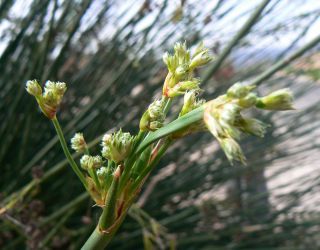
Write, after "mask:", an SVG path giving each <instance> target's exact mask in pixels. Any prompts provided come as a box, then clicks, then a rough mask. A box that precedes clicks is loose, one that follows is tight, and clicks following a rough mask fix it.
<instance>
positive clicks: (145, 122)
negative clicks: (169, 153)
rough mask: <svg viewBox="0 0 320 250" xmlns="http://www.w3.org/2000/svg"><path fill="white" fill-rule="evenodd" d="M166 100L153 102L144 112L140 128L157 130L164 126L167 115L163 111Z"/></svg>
mask: <svg viewBox="0 0 320 250" xmlns="http://www.w3.org/2000/svg"><path fill="white" fill-rule="evenodd" d="M163 109H164V102H163V100H156V101H154V102H153V103H151V104H150V105H149V107H148V109H147V110H146V112H144V114H143V115H142V117H141V120H140V125H139V126H140V130H142V131H147V130H151V131H155V130H157V129H159V128H161V127H162V126H163V122H164V120H165V115H164V113H163Z"/></svg>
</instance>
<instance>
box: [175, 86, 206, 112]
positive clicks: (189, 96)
mask: <svg viewBox="0 0 320 250" xmlns="http://www.w3.org/2000/svg"><path fill="white" fill-rule="evenodd" d="M197 94H198V91H196V90H191V91H187V92H186V93H185V94H184V98H183V106H182V109H181V112H180V114H179V116H182V115H185V114H187V113H189V112H190V111H192V110H194V109H196V108H198V107H200V106H201V105H203V104H204V103H205V100H197Z"/></svg>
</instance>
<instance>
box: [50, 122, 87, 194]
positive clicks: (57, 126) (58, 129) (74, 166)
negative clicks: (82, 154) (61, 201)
mask: <svg viewBox="0 0 320 250" xmlns="http://www.w3.org/2000/svg"><path fill="white" fill-rule="evenodd" d="M52 123H53V125H54V128H55V129H56V132H57V135H58V137H59V140H60V144H61V147H62V149H63V152H64V154H65V156H66V157H67V159H68V162H69V164H70V166H71V168H72V170H73V171H74V172H75V173H76V175H77V176H78V178H79V179H80V181H81V182H82V184H83V186H84V187H85V189H86V190H88V186H87V182H86V180H85V177H84V175H83V174H82V172H81V170H80V169H79V167H78V165H77V163H76V162H75V161H74V159H73V158H72V156H71V154H70V151H69V149H68V146H67V143H66V140H65V138H64V135H63V132H62V129H61V127H60V124H59V121H58V119H57V117H56V116H55V117H54V118H53V119H52Z"/></svg>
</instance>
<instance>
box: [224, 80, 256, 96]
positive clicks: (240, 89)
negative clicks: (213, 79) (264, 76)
mask: <svg viewBox="0 0 320 250" xmlns="http://www.w3.org/2000/svg"><path fill="white" fill-rule="evenodd" d="M255 87H256V86H254V85H244V84H243V83H240V82H237V83H235V84H233V85H232V86H231V87H230V88H229V89H228V90H227V96H228V97H230V98H244V97H246V95H248V94H249V92H250V91H251V90H253V89H254V88H255Z"/></svg>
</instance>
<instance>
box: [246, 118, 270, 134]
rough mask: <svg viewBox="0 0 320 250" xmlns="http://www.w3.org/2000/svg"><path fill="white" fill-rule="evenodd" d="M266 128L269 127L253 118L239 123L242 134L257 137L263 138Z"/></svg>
mask: <svg viewBox="0 0 320 250" xmlns="http://www.w3.org/2000/svg"><path fill="white" fill-rule="evenodd" d="M267 127H269V125H268V124H266V123H264V122H262V121H259V120H257V119H253V118H251V119H248V118H247V119H243V120H242V122H241V129H242V131H243V132H245V133H248V134H251V135H255V136H258V137H264V135H265V133H266V130H267Z"/></svg>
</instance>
